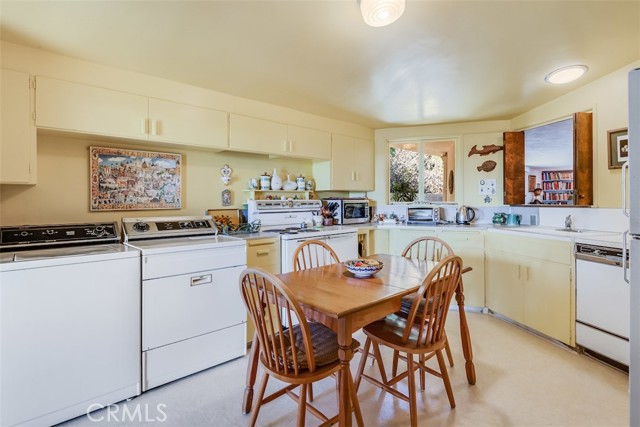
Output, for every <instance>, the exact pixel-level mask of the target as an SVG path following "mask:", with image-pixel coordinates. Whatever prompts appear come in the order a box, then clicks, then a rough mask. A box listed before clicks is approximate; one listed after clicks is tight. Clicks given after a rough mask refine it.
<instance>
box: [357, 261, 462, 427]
mask: <svg viewBox="0 0 640 427" xmlns="http://www.w3.org/2000/svg"><path fill="white" fill-rule="evenodd" d="M461 269H462V260H461V259H460V257H458V256H455V255H450V256H448V257H446V258H444V259H443V260H442V261H440V262H439V263H438V265H437V266H436V267H435V268H434V269H433V270H431V272H430V273H429V274H428V275H427V277H426V278H425V279H424V281H423V282H422V285H421V286H420V289H419V290H418V292H417V293H416V294H415V295H414V298H413V303H412V305H411V309H410V310H409V314H408V316H407V317H403V316H398V315H397V314H391V315H389V316H387V317H385V318H384V319H381V320H377V321H375V322H373V323H370V324H368V325H367V326H365V327H364V328H363V330H364V333H365V335H366V336H367V340H366V342H365V345H364V351H365V353H369V349H370V347H371V345H373V347H374V354H376V362H377V364H378V367H379V368H380V376H381V379H382V381H379V380H377V379H375V378H373V377H371V376H369V375H366V374H365V373H364V367H365V362H366V358H364V357H363V358H362V359H361V360H360V365H359V367H358V373H357V375H356V390H358V388H359V386H360V382H361V381H362V379H363V378H364V379H366V380H367V381H369V382H371V383H372V384H374V385H375V386H377V387H380V388H381V389H383V390H385V391H387V392H389V393H391V394H393V395H394V396H396V397H399V398H401V399H402V400H405V401H407V402H409V412H410V416H411V425H412V426H417V425H418V415H417V408H416V384H415V371H416V370H420V371H421V372H427V373H430V374H433V375H435V376H438V377H440V378H442V380H443V382H444V386H445V390H446V392H447V397H448V398H449V404H450V405H451V408H455V406H456V403H455V399H454V397H453V390H452V389H451V383H450V381H449V375H448V373H447V366H446V363H445V361H444V357H443V355H442V350H444V347H445V343H446V335H445V333H444V327H445V322H446V320H447V314H448V312H449V304H450V303H451V298H453V295H454V293H455V291H456V288H457V286H458V282H459V280H460V275H461ZM421 304H423V305H424V306H426V307H428V310H420V305H421ZM380 344H382V345H385V346H387V347H389V348H391V349H393V350H395V351H399V352H403V353H405V354H406V355H407V357H406V359H407V370H406V371H404V372H402V373H401V374H399V375H394V376H393V378H391V379H387V375H386V372H385V369H384V365H383V363H382V358H381V357H380V356H379V355H380V349H379V348H378V347H379V345H380ZM414 355H418V357H419V359H420V360H421V361H423V360H427V359H430V358H431V357H433V356H434V355H435V356H436V357H437V359H438V365H439V367H440V372H438V371H436V370H434V369H431V368H429V367H427V366H426V365H425V364H424V363H417V364H416V363H414ZM405 377H406V378H408V381H409V387H408V394H409V395H408V396H407V395H405V394H403V393H401V392H399V391H398V390H396V389H395V388H393V385H394V384H396V383H397V382H399V381H400V380H402V379H404V378H405ZM421 389H422V390H424V384H421Z"/></svg>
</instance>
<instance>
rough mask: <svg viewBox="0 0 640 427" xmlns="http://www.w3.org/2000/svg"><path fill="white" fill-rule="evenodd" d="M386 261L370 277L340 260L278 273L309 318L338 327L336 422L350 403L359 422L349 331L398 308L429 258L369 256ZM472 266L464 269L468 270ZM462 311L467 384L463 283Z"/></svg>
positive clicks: (251, 376)
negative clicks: (337, 417)
mask: <svg viewBox="0 0 640 427" xmlns="http://www.w3.org/2000/svg"><path fill="white" fill-rule="evenodd" d="M368 258H373V259H377V260H378V261H380V262H382V263H383V264H384V267H383V268H382V270H381V271H379V272H378V273H376V274H375V275H374V276H372V277H369V278H358V277H355V276H354V275H353V274H352V273H350V272H349V271H348V270H347V269H346V267H345V266H344V264H343V263H339V264H332V265H327V266H323V267H317V268H312V269H308V270H301V271H297V272H292V273H285V274H280V275H278V277H279V278H280V280H282V282H283V283H284V284H285V285H286V286H287V287H288V288H289V289H290V290H291V291H292V292H293V293H294V294H295V296H296V298H297V300H298V302H299V303H300V305H301V306H302V308H303V310H304V312H305V316H306V317H307V319H309V320H313V321H315V322H320V323H322V324H323V325H325V326H327V327H329V328H331V329H332V330H333V331H335V332H336V334H337V337H338V345H339V351H338V356H339V357H340V364H341V368H340V371H339V374H338V394H339V396H338V400H339V425H340V426H351V425H352V416H351V410H352V409H353V411H354V413H355V415H356V422H357V424H358V425H360V426H362V425H363V422H362V417H361V415H360V410H359V407H358V404H357V399H354V401H355V402H356V404H355V405H353V407H352V406H351V405H350V401H351V398H350V393H352V392H353V391H354V390H355V389H354V387H353V378H352V375H351V370H350V361H351V359H352V358H353V353H354V351H353V350H352V349H351V343H352V334H353V333H354V332H356V331H357V330H359V329H360V328H362V327H363V326H365V325H366V324H368V323H371V322H373V321H375V320H378V319H380V318H383V317H384V316H386V315H388V314H391V313H394V312H396V311H399V310H400V307H401V303H402V297H404V296H406V295H410V294H412V293H414V292H416V291H417V290H418V288H419V287H420V285H421V284H422V281H423V280H424V278H425V277H426V276H427V274H428V273H429V271H430V270H431V269H432V268H433V267H434V266H435V265H436V263H435V262H433V261H419V260H413V259H408V258H405V257H402V256H397V255H386V254H377V255H372V256H368ZM469 270H470V268H466V269H464V270H463V272H465V271H469ZM456 301H457V303H458V306H459V313H460V330H461V337H462V348H463V353H464V358H465V369H466V374H467V380H468V382H469V384H475V382H476V377H475V368H474V365H473V355H472V351H471V338H470V335H469V330H468V327H467V321H466V316H465V312H464V292H463V286H462V283H460V284H459V286H458V288H457V290H456ZM259 350H260V349H259V343H258V340H257V339H256V337H254V339H253V343H252V345H251V350H250V352H249V365H248V367H247V378H246V388H245V392H244V398H243V403H242V411H243V413H245V414H246V413H249V412H250V411H251V406H252V403H253V386H254V383H255V380H256V374H257V369H258V354H259Z"/></svg>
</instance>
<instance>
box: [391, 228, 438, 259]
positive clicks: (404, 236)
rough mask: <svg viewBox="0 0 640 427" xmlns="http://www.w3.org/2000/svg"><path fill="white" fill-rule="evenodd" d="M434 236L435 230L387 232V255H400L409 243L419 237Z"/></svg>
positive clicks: (394, 230)
mask: <svg viewBox="0 0 640 427" xmlns="http://www.w3.org/2000/svg"><path fill="white" fill-rule="evenodd" d="M425 236H432V237H435V236H436V230H435V228H434V229H432V230H425V229H419V230H416V229H410V228H397V229H393V230H389V253H391V254H392V255H402V251H404V248H406V247H407V245H408V244H409V243H411V242H412V241H413V240H415V239H417V238H419V237H425Z"/></svg>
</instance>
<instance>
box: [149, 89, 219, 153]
mask: <svg viewBox="0 0 640 427" xmlns="http://www.w3.org/2000/svg"><path fill="white" fill-rule="evenodd" d="M149 119H150V121H151V123H150V129H149V133H150V136H149V138H150V139H151V140H155V141H163V142H174V143H178V144H187V145H191V146H199V147H209V148H227V146H228V145H229V144H228V141H227V139H228V123H227V122H228V121H227V113H224V112H222V111H216V110H211V109H208V108H202V107H196V106H193V105H186V104H179V103H177V102H171V101H165V100H163V99H155V98H149Z"/></svg>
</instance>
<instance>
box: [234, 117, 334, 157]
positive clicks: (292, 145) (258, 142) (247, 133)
mask: <svg viewBox="0 0 640 427" xmlns="http://www.w3.org/2000/svg"><path fill="white" fill-rule="evenodd" d="M229 148H231V149H232V150H238V151H248V152H251V153H264V154H271V155H276V156H289V157H301V158H307V159H320V160H328V159H330V158H331V134H330V133H329V132H324V131H321V130H316V129H309V128H303V127H298V126H292V125H286V124H284V123H278V122H273V121H271V120H264V119H257V118H255V117H247V116H241V115H237V114H231V117H230V119H229Z"/></svg>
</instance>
